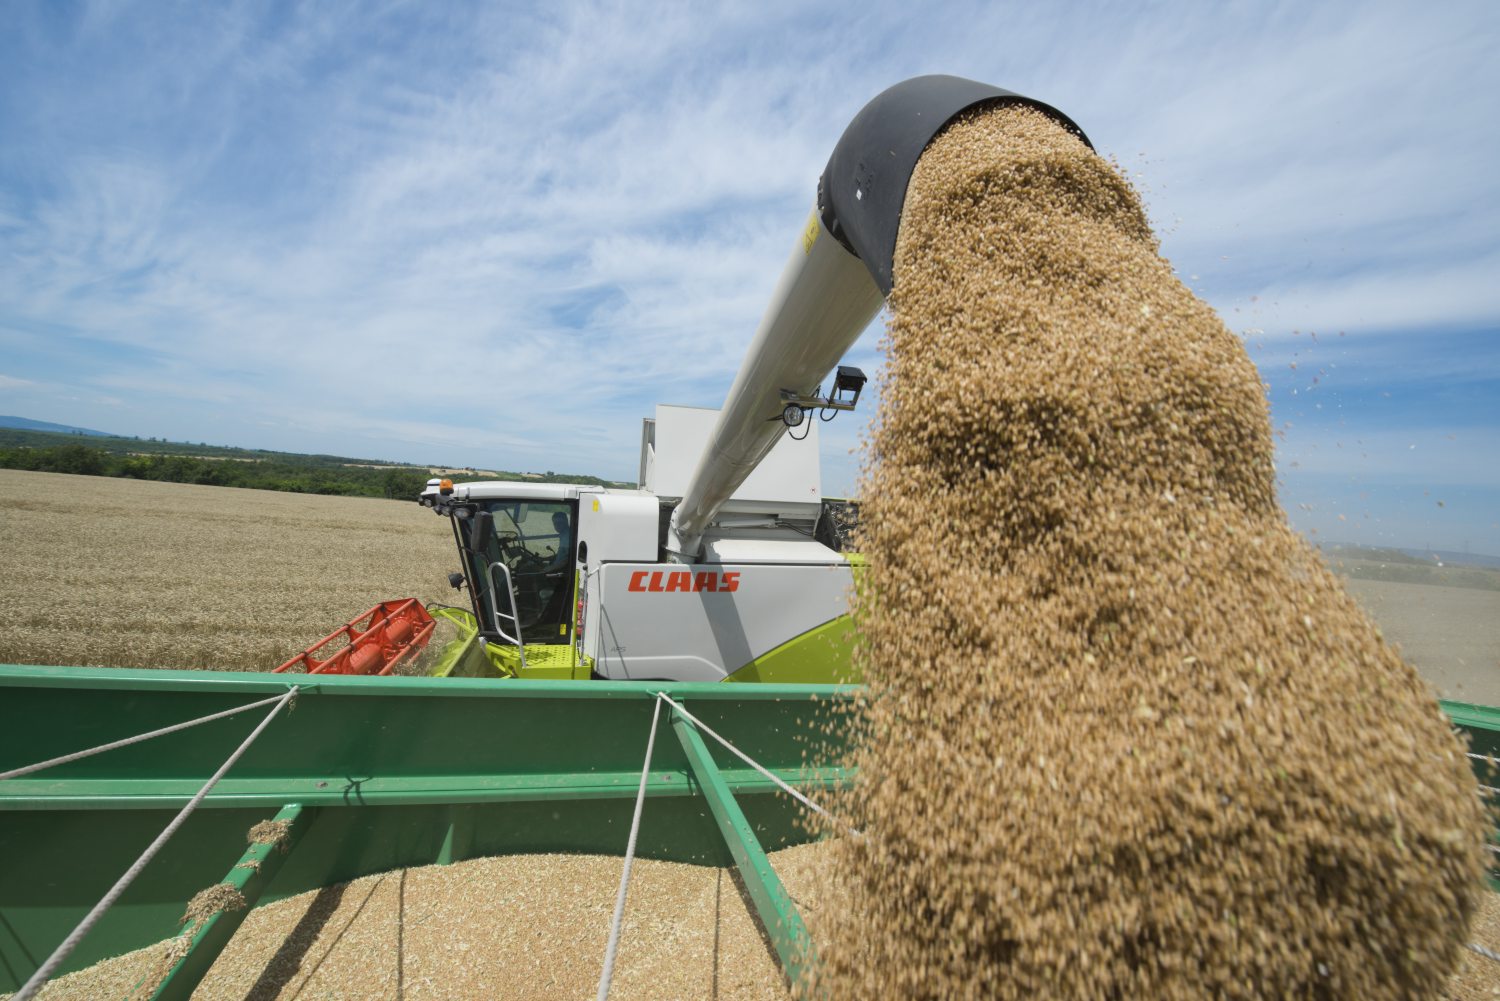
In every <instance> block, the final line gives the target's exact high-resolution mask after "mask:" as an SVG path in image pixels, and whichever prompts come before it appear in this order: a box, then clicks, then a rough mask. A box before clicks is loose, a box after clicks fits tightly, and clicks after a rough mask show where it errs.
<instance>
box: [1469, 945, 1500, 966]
mask: <svg viewBox="0 0 1500 1001" xmlns="http://www.w3.org/2000/svg"><path fill="white" fill-rule="evenodd" d="M1467 948H1468V949H1469V950H1470V951H1471V952H1477V953H1479V954H1480V955H1481V956H1483V957H1484V958H1485V959H1492V960H1494V961H1495V962H1497V963H1500V952H1496V951H1495V950H1494V949H1486V948H1485V947H1484V946H1482V945H1479V944H1478V943H1475V942H1470V943H1469V944H1468V946H1467Z"/></svg>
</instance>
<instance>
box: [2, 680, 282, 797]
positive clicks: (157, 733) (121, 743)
mask: <svg viewBox="0 0 1500 1001" xmlns="http://www.w3.org/2000/svg"><path fill="white" fill-rule="evenodd" d="M284 697H285V696H283V695H272V696H271V697H270V698H268V699H261V700H260V701H259V702H251V703H250V704H248V705H243V706H239V707H237V708H234V709H225V710H224V711H223V712H219V713H214V714H213V715H211V716H199V717H198V718H197V719H190V720H188V721H187V722H186V723H174V724H172V725H171V726H164V727H162V728H161V729H160V730H152V731H151V732H150V733H139V734H136V735H135V736H134V737H126V738H124V739H123V740H115V741H111V742H110V743H108V744H100V745H99V746H98V747H91V748H89V749H88V750H86V751H74V752H73V753H72V754H64V755H62V756H61V757H58V758H48V759H47V760H46V761H38V762H37V763H36V764H34V765H26V766H25V767H23V768H13V769H11V770H10V771H8V772H0V782H4V781H5V780H6V779H18V778H20V777H21V776H22V775H30V774H31V773H32V772H39V771H41V770H42V769H44V768H51V767H52V766H54V765H65V764H67V763H68V762H70V761H77V760H79V759H80V758H87V757H91V756H92V755H95V754H103V753H104V752H105V751H113V750H114V749H115V748H117V747H129V746H130V745H131V744H139V743H141V742H142V741H146V740H150V739H151V738H153V737H165V736H166V735H167V734H169V733H176V732H177V731H178V730H186V729H187V728H188V727H191V726H198V725H199V724H200V723H212V722H213V721H214V720H216V719H223V718H224V717H225V716H233V715H234V714H235V713H242V712H244V711H245V710H247V709H259V708H260V707H261V706H268V705H270V704H271V703H272V702H276V701H279V700H280V699H282V698H284Z"/></svg>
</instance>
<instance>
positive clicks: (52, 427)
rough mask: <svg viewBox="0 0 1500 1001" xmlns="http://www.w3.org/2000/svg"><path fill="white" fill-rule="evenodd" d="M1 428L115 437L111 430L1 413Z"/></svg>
mask: <svg viewBox="0 0 1500 1001" xmlns="http://www.w3.org/2000/svg"><path fill="white" fill-rule="evenodd" d="M0 428H20V429H21V430H23V431H55V432H57V433H59V434H87V435H93V436H94V437H96V438H114V437H116V435H115V434H113V433H112V432H109V431H95V430H93V429H91V428H75V427H73V426H72V425H71V424H53V423H52V422H51V421H34V420H32V419H31V418H30V417H8V416H5V415H3V414H0Z"/></svg>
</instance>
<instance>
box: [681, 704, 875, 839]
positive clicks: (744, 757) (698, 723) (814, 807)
mask: <svg viewBox="0 0 1500 1001" xmlns="http://www.w3.org/2000/svg"><path fill="white" fill-rule="evenodd" d="M656 697H657V698H658V699H660V700H661V701H663V702H665V703H666V704H667V705H669V706H671V707H672V708H673V709H675V710H676V711H677V712H678V713H680V714H681V715H682V717H683V718H684V719H686V720H687V721H688V722H689V723H691V724H693V726H695V727H697V728H698V729H699V730H702V731H703V732H704V733H706V734H708V735H709V736H710V737H712V738H713V739H714V740H717V741H718V742H719V743H721V744H723V745H724V746H725V747H727V748H728V749H729V751H730V753H731V754H733V755H734V756H735V757H737V758H739V759H740V760H741V761H743V762H744V763H745V764H747V765H749V766H750V767H751V768H754V769H755V770H756V771H758V772H760V773H761V774H762V775H764V776H765V777H766V778H768V779H770V780H771V781H772V782H774V783H776V785H777V786H778V787H779V788H780V789H781V791H782V792H784V793H786V794H787V795H789V796H791V797H792V798H793V799H795V800H797V801H798V802H799V803H801V804H802V805H803V806H805V807H807V808H808V809H809V810H811V811H813V812H814V813H816V814H818V815H819V816H821V817H825V818H827V819H828V820H830V821H832V822H833V823H835V824H838V825H839V826H841V827H845V828H848V830H849V833H851V834H854V835H856V836H863V835H862V834H861V832H860V830H859V829H858V828H857V827H855V826H854V825H853V824H849V823H846V822H845V821H842V820H839V819H838V818H837V817H835V816H834V815H833V814H831V813H829V812H828V811H827V810H825V809H823V808H822V807H821V806H819V805H818V804H816V803H814V802H813V801H812V800H810V799H808V798H807V797H806V796H805V795H803V794H802V793H801V792H799V791H798V790H796V789H794V788H792V787H791V786H790V785H788V784H787V783H786V782H785V781H783V780H782V779H781V777H780V776H778V775H773V774H772V773H771V771H770V770H769V769H767V768H766V767H765V766H763V765H762V764H761V763H760V762H758V761H756V760H755V759H754V758H752V757H750V755H748V754H746V753H745V752H744V751H742V750H740V749H739V748H738V747H735V746H734V745H733V744H731V743H730V742H729V741H727V740H725V739H724V738H723V737H721V736H719V735H718V734H717V733H715V732H714V731H713V730H712V729H710V728H709V726H708V724H707V723H704V722H703V721H702V720H701V719H699V718H698V717H696V716H694V715H693V714H692V713H690V712H688V711H687V707H686V706H684V705H683V704H682V703H681V702H678V701H676V700H675V699H673V698H672V697H671V696H670V695H668V694H667V693H666V692H657V693H656Z"/></svg>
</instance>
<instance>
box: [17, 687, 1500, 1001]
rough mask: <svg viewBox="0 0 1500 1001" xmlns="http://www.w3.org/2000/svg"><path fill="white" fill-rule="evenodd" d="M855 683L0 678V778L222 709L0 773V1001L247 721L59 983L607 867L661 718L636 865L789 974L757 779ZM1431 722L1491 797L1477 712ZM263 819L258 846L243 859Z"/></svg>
mask: <svg viewBox="0 0 1500 1001" xmlns="http://www.w3.org/2000/svg"><path fill="white" fill-rule="evenodd" d="M294 687H295V688H296V689H297V692H296V695H295V697H294V699H292V700H290V701H287V702H284V703H283V702H282V701H281V697H282V696H284V695H286V693H288V692H289V691H291V690H292V689H293V688H294ZM854 691H855V690H854V689H853V688H849V687H838V686H831V685H777V684H757V685H726V684H697V683H682V682H676V683H653V682H605V681H596V682H591V683H579V682H569V681H557V682H553V681H526V680H510V681H500V682H497V681H493V680H481V679H467V678H458V677H449V678H425V677H424V678H405V677H361V676H340V675H288V674H239V673H212V672H202V671H169V670H161V671H140V670H118V669H115V670H111V669H92V668H69V667H20V666H0V772H3V771H4V770H6V769H13V768H16V767H18V766H22V765H27V764H30V763H32V762H39V761H43V760H46V759H49V758H52V757H55V756H61V755H67V754H70V753H72V752H75V751H78V750H80V749H83V748H90V747H95V746H98V745H102V744H107V743H110V742H112V741H118V740H124V739H128V738H131V737H133V736H135V735H138V734H142V733H147V732H151V731H155V730H158V729H162V728H167V727H172V726H174V725H176V724H179V723H182V722H184V721H188V720H193V719H198V718H202V717H205V716H213V715H214V714H218V713H224V712H226V711H228V710H236V709H238V711H236V712H232V713H230V714H228V715H225V716H223V717H221V718H218V719H214V720H212V721H210V722H206V723H203V724H201V725H197V726H193V727H190V728H187V729H182V730H177V731H175V732H171V733H167V734H164V735H162V736H159V737H155V738H153V739H150V740H146V741H142V742H138V743H131V744H128V745H127V746H122V747H119V748H116V749H113V750H109V751H106V752H104V753H101V754H98V755H95V756H92V757H87V758H83V759H81V760H76V761H71V762H67V763H63V764H59V765H56V766H55V767H51V768H47V769H45V770H42V771H39V772H36V773H33V774H29V775H25V776H21V777H17V778H11V779H8V780H5V781H0V858H3V860H4V861H3V864H0V991H11V990H16V989H17V988H19V987H20V986H21V985H22V984H24V983H25V981H26V980H27V978H29V977H30V976H31V975H32V974H33V973H34V972H35V971H36V969H37V968H38V967H39V966H40V965H41V964H42V963H43V962H44V961H45V960H46V959H47V957H48V956H49V955H50V954H51V953H52V951H53V950H54V949H55V948H56V947H57V945H58V944H59V943H60V942H61V941H62V940H63V939H64V937H65V936H67V935H68V934H69V932H70V931H72V930H73V929H74V927H75V926H76V925H77V924H78V923H79V921H80V920H81V919H82V918H83V917H84V916H85V915H86V914H87V913H88V912H89V911H90V909H91V908H93V907H94V906H95V904H96V903H98V902H99V901H100V899H101V898H103V897H104V896H105V895H106V893H107V892H108V891H109V890H110V888H111V886H112V885H113V884H114V883H115V881H116V880H117V879H118V878H119V876H120V875H121V874H122V873H124V872H125V871H126V870H127V868H129V867H130V866H131V865H132V863H133V862H134V861H135V860H136V859H137V858H138V857H139V856H140V855H141V854H142V851H143V849H145V848H146V847H147V846H148V845H149V844H150V843H151V842H152V841H153V839H155V838H157V836H158V835H159V834H160V833H161V832H162V831H163V829H164V828H165V827H166V826H167V825H168V824H169V822H171V821H172V820H173V818H174V817H175V816H177V815H178V812H179V811H180V810H181V809H182V808H183V806H184V804H186V803H188V802H189V801H190V800H191V799H192V798H193V797H194V796H195V795H196V794H197V793H198V792H199V790H200V789H201V787H202V786H203V785H204V783H205V780H207V779H208V778H209V777H210V776H211V775H212V774H213V773H214V772H215V770H216V769H218V768H219V767H220V766H221V765H222V764H223V763H225V762H226V761H227V760H229V759H230V758H231V757H232V755H233V754H234V752H235V751H236V750H237V749H238V748H240V747H241V745H242V744H243V743H244V742H245V740H246V738H247V737H248V736H250V735H251V734H252V733H253V732H254V731H255V729H256V728H257V726H258V725H259V724H261V723H262V722H264V721H265V720H266V719H267V718H268V717H269V722H268V723H266V725H265V727H264V729H263V730H262V731H261V732H260V734H259V736H258V737H257V738H256V739H255V740H254V741H253V742H252V743H250V745H249V747H248V749H246V750H245V751H244V753H243V756H242V757H240V758H239V759H238V760H236V761H235V762H234V764H233V767H232V768H230V769H229V771H228V772H227V773H226V774H225V775H224V777H223V778H222V780H220V781H219V782H218V783H217V784H216V785H215V786H214V788H213V789H212V790H211V791H210V792H209V793H208V795H207V796H206V797H205V798H204V799H203V800H202V803H201V806H200V807H199V808H198V809H196V810H194V811H192V812H191V814H190V815H189V816H188V817H187V819H186V820H185V822H184V823H183V826H182V828H181V829H180V830H178V831H177V832H176V833H175V834H174V835H173V836H172V837H171V839H170V840H169V841H167V842H166V844H165V846H164V847H163V849H162V851H161V853H160V854H159V855H158V856H156V858H155V859H154V860H153V861H151V862H150V863H149V864H148V865H147V866H146V867H145V868H144V869H143V870H142V871H141V873H140V875H139V877H138V878H137V879H136V880H135V881H134V882H133V883H132V884H131V885H130V886H129V888H128V889H127V890H126V891H125V892H124V893H123V895H122V896H121V897H120V898H119V900H118V902H117V903H116V904H115V905H114V906H112V907H111V908H110V909H109V910H108V911H107V912H105V913H104V915H103V916H102V918H101V919H100V920H99V922H98V924H97V926H95V927H94V928H93V929H92V930H91V931H90V932H89V933H88V935H86V936H85V937H84V938H83V940H82V941H81V943H80V944H79V945H78V947H77V948H76V949H75V950H74V951H73V953H72V954H71V955H70V956H69V958H68V960H67V962H66V963H65V964H64V965H63V966H62V967H61V968H60V969H59V971H58V972H59V973H66V972H68V971H70V970H76V969H80V968H83V967H86V966H89V965H91V964H93V963H95V962H97V961H99V960H101V959H104V958H106V957H110V956H115V955H119V954H122V953H125V952H128V951H131V950H133V949H137V948H140V947H143V946H146V945H149V944H151V943H153V942H157V941H161V940H163V939H166V938H169V937H171V936H173V935H175V934H177V933H178V930H179V926H178V920H179V918H180V917H181V916H182V914H183V911H184V907H185V904H186V902H187V901H188V900H189V899H190V898H192V897H193V896H194V895H195V894H196V893H197V892H198V891H200V890H203V889H205V888H207V887H211V886H214V885H215V884H219V883H225V882H227V883H229V884H231V885H232V886H234V887H235V888H236V889H237V890H238V892H239V893H240V894H241V895H242V896H243V897H244V898H245V900H246V902H247V903H248V904H249V905H250V906H254V905H255V904H256V903H267V902H270V901H273V900H277V899H281V898H284V897H288V896H291V895H294V894H298V893H302V892H304V891H307V890H311V889H316V888H318V887H323V886H327V885H330V884H333V883H338V882H342V881H345V880H349V879H354V878H356V877H359V876H363V875H367V874H371V873H378V872H382V871H386V870H389V869H393V868H397V867H401V866H415V865H427V864H432V863H438V864H443V863H449V862H454V861H458V860H462V859H466V858H474V857H480V856H490V855H505V854H522V853H525V854H530V853H558V852H563V853H569V852H571V853H590V854H612V855H623V854H624V852H625V849H626V843H627V841H628V839H629V832H630V827H631V820H632V815H633V813H634V809H635V804H636V800H637V794H638V791H639V790H640V789H641V788H642V765H643V763H644V758H645V750H646V743H647V738H648V734H649V733H650V732H651V728H652V720H653V717H654V714H656V713H657V712H658V711H659V712H660V717H659V720H658V722H657V724H656V731H655V732H656V740H655V748H654V753H653V756H652V762H651V767H650V769H649V771H648V772H646V775H645V781H644V807H643V810H642V814H641V823H640V829H639V838H638V844H637V849H636V853H637V854H638V855H640V856H642V857H645V858H654V859H664V860H671V861H677V862H686V863H695V864H700V865H707V866H729V865H732V866H735V867H736V868H737V869H738V871H739V873H740V875H741V876H742V878H743V880H744V883H745V888H746V890H747V896H748V897H749V899H750V901H751V903H752V904H753V906H754V908H755V910H756V912H757V914H758V916H759V918H760V920H761V922H762V924H763V926H764V928H765V930H766V932H767V936H768V939H769V940H770V942H771V944H772V946H773V948H774V950H775V951H776V953H777V957H778V959H779V960H780V962H781V963H782V966H783V968H784V969H785V970H786V971H787V972H788V973H789V974H793V975H794V974H795V973H796V971H797V969H798V968H799V967H800V966H801V965H802V964H804V963H806V962H808V961H809V958H810V952H809V949H810V946H809V944H808V940H807V937H806V932H805V930H804V929H803V927H802V923H801V920H800V918H799V917H798V915H797V913H796V910H795V908H794V907H793V906H792V904H791V902H790V900H789V898H788V897H787V895H786V893H785V891H784V890H783V888H782V887H781V884H780V881H779V880H778V879H777V877H776V874H775V873H774V871H773V870H772V869H771V867H770V865H769V864H768V862H767V860H766V852H768V851H772V850H775V849H777V848H781V847H786V846H790V845H793V844H797V843H800V842H805V841H807V840H808V839H809V838H810V837H812V835H811V834H810V833H809V831H808V828H807V826H806V825H805V823H804V821H803V807H801V805H800V804H799V803H798V802H797V801H796V800H795V799H794V798H793V797H792V796H791V795H789V794H788V793H787V792H786V791H784V788H783V785H782V784H779V783H784V784H785V785H786V786H789V787H793V788H796V789H798V790H802V791H803V792H804V793H806V794H810V795H811V796H812V797H813V798H814V799H816V798H817V796H818V792H819V791H820V790H826V789H827V788H829V787H831V786H835V785H838V784H840V783H843V782H847V781H848V780H849V776H848V775H846V774H844V773H843V772H841V771H839V770H838V769H837V768H833V767H822V768H809V767H808V766H807V765H806V764H805V763H806V762H808V761H812V762H819V761H823V762H827V761H832V760H835V759H836V758H837V754H838V751H839V744H838V740H839V737H838V732H839V731H838V728H837V727H836V726H835V727H833V728H831V732H830V729H829V728H828V727H826V726H825V724H826V723H827V722H828V721H829V720H830V719H831V718H833V715H832V714H835V713H836V712H837V711H838V710H839V709H840V707H842V706H843V705H845V704H846V703H847V701H848V700H849V699H850V698H851V697H852V696H853V694H854ZM664 697H665V698H664ZM257 703H259V704H258V705H257ZM658 707H660V708H659V709H658ZM1444 709H1445V710H1446V711H1447V712H1448V714H1449V716H1450V717H1451V718H1452V720H1453V722H1454V724H1455V725H1456V726H1457V727H1459V728H1460V729H1462V730H1463V731H1465V732H1466V733H1467V734H1468V736H1469V739H1470V745H1471V748H1472V750H1473V752H1474V755H1475V757H1474V766H1475V769H1476V772H1478V773H1479V774H1480V781H1481V782H1482V783H1483V784H1484V785H1485V786H1486V787H1490V788H1492V787H1494V786H1495V785H1496V782H1495V779H1494V778H1493V777H1492V776H1491V774H1490V765H1489V763H1488V761H1487V758H1488V756H1491V755H1496V754H1500V709H1495V708H1489V707H1483V706H1472V705H1463V704H1458V703H1445V704H1444ZM273 710H275V711H274V713H273ZM720 737H721V738H723V740H724V741H727V742H728V744H731V745H733V746H734V747H735V748H737V749H738V750H739V751H740V752H742V753H743V754H744V755H745V757H746V758H748V759H750V760H751V761H753V762H755V763H757V764H759V765H760V766H761V767H762V768H764V769H765V771H764V772H762V771H759V770H757V769H756V768H754V767H752V765H751V764H749V763H747V762H746V760H744V759H742V758H740V757H738V756H736V755H735V754H734V753H733V752H732V751H731V750H730V749H729V748H728V747H726V746H725V744H724V743H721V742H720V740H719V739H718V738H720ZM265 821H274V822H276V823H275V825H274V827H264V826H263V828H262V829H263V830H271V831H273V836H271V837H267V838H263V839H261V840H260V841H258V842H257V843H252V844H250V846H249V847H248V848H247V847H246V833H247V831H249V830H250V829H251V828H252V827H254V826H255V825H257V824H260V823H262V822H265ZM1497 879H1500V874H1497V873H1492V885H1493V886H1495V887H1496V888H1500V882H1496V880H1497ZM245 913H246V911H245V910H238V911H225V912H222V913H219V914H216V915H214V916H213V917H211V918H210V919H208V920H205V921H202V922H200V923H198V924H197V925H195V926H192V927H191V928H190V933H189V934H187V935H186V936H185V937H184V938H183V940H182V941H183V947H184V950H185V951H184V954H182V955H181V956H180V958H178V959H177V961H176V963H175V965H174V966H173V967H172V968H171V970H170V973H169V975H168V976H167V977H165V979H163V980H162V982H161V983H160V984H159V985H158V986H156V988H155V995H154V996H157V997H179V998H182V997H187V996H188V995H189V994H191V992H192V989H193V987H194V986H195V985H196V983H197V982H198V980H199V979H200V978H201V977H202V976H203V974H204V973H206V972H207V970H208V967H209V966H210V965H211V964H212V962H213V959H214V957H215V956H217V955H218V953H219V952H220V951H221V950H222V949H223V947H224V946H225V944H226V943H227V942H228V941H229V939H230V937H231V936H232V935H233V933H234V931H235V929H236V928H237V927H238V925H239V922H240V921H242V920H243V918H244V916H245Z"/></svg>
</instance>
